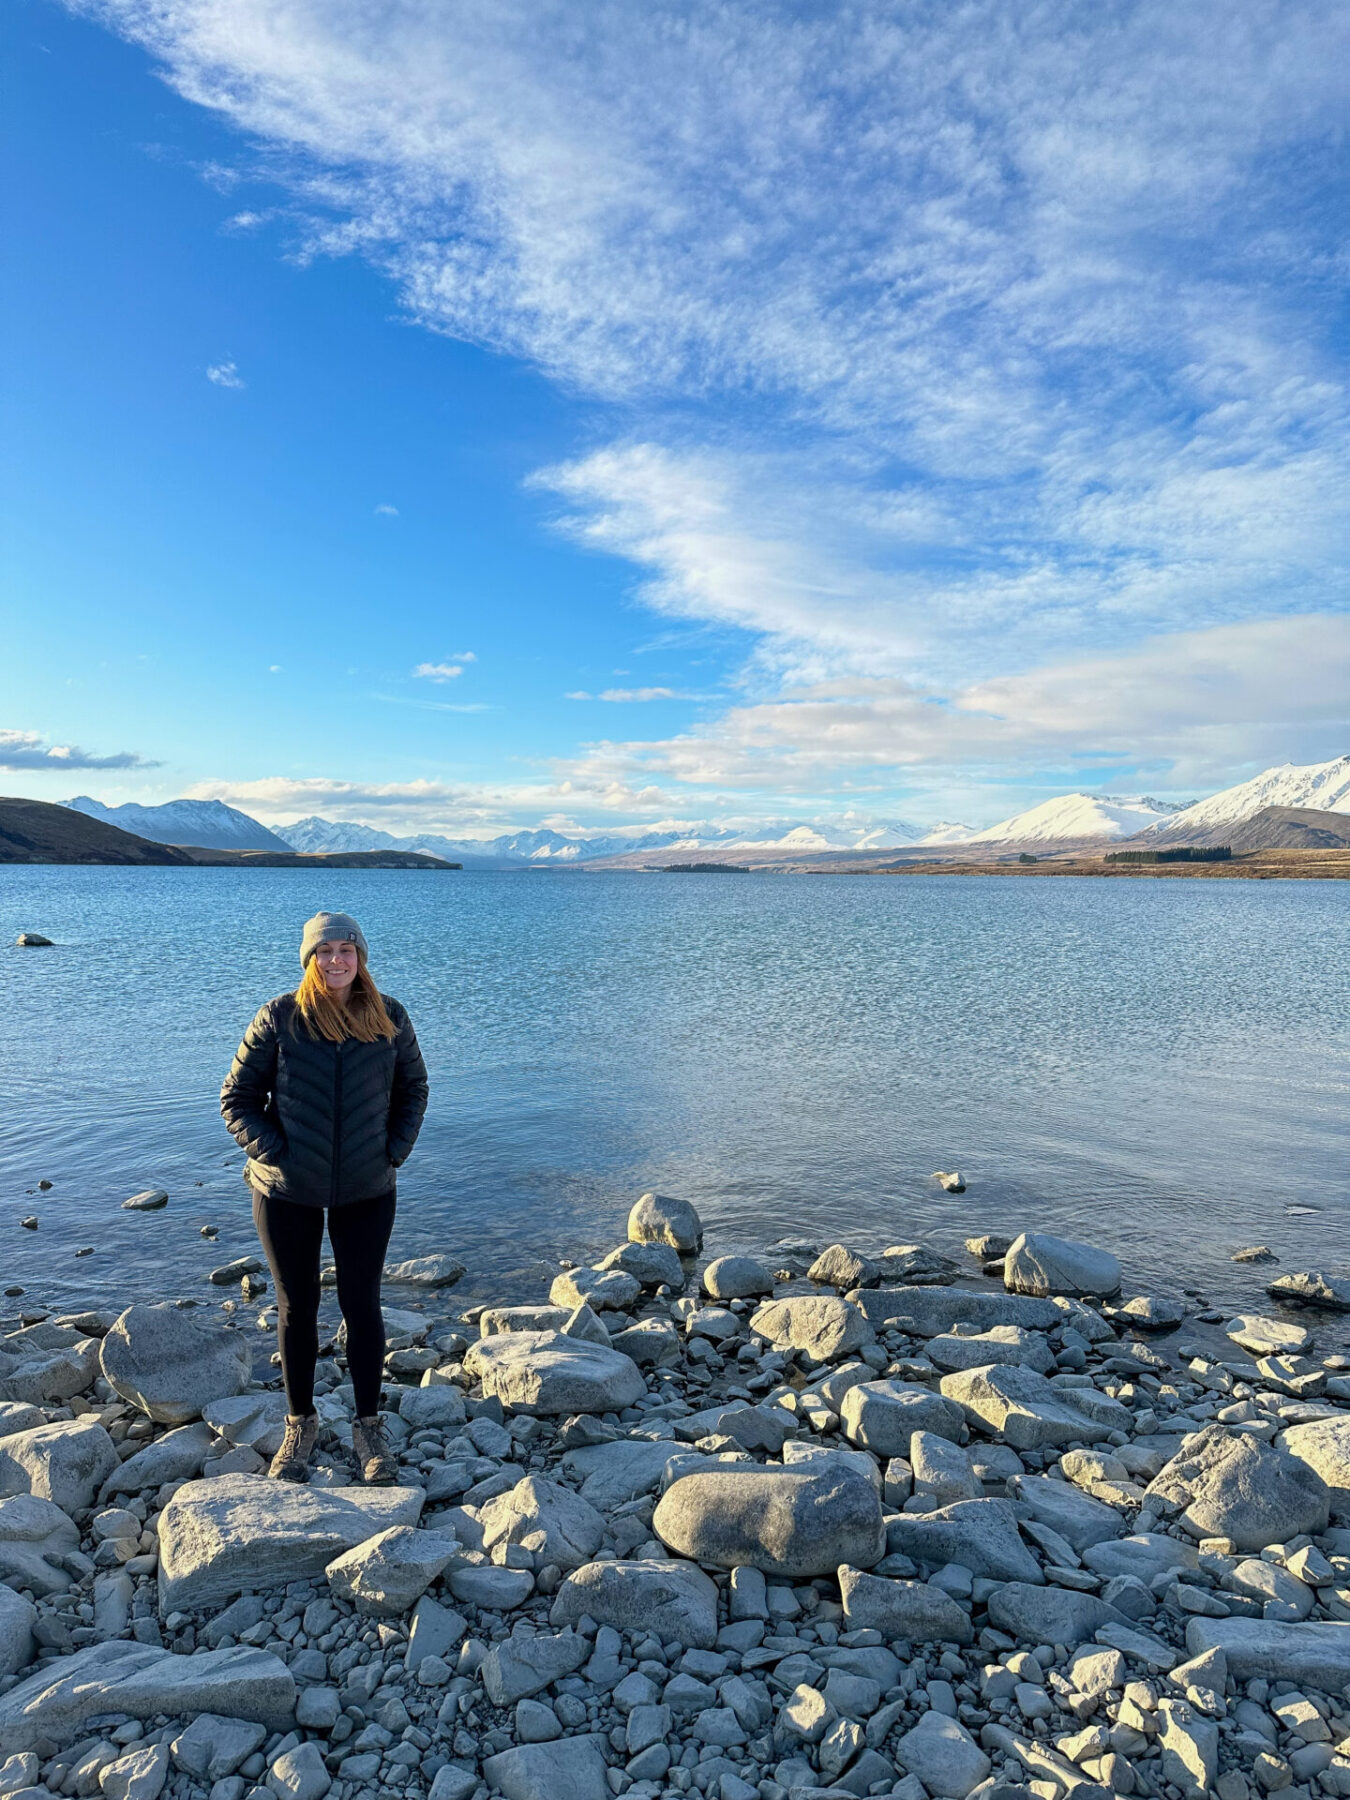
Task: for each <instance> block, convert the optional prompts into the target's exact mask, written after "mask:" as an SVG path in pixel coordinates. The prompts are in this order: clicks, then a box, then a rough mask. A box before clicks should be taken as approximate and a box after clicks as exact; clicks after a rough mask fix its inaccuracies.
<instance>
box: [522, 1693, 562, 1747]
mask: <svg viewBox="0 0 1350 1800" xmlns="http://www.w3.org/2000/svg"><path fill="white" fill-rule="evenodd" d="M515 1731H516V1740H517V1742H518V1743H522V1744H551V1743H553V1742H554V1740H555V1739H557V1738H560V1737H561V1736H562V1725H561V1723H560V1721H559V1719H558V1715H557V1713H555V1712H554V1710H553V1708H552V1707H551V1706H550V1705H549V1704H548V1702H547V1701H546V1700H518V1701H517V1702H516V1716H515Z"/></svg>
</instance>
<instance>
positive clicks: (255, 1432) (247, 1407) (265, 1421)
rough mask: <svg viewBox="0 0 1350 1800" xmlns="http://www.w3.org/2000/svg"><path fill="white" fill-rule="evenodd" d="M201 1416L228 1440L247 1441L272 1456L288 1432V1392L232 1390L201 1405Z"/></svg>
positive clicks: (228, 1442)
mask: <svg viewBox="0 0 1350 1800" xmlns="http://www.w3.org/2000/svg"><path fill="white" fill-rule="evenodd" d="M202 1418H203V1420H204V1421H205V1422H206V1424H208V1425H209V1426H210V1427H211V1429H212V1431H214V1432H215V1433H216V1434H217V1435H218V1436H219V1437H223V1438H224V1439H225V1442H226V1443H227V1444H247V1445H248V1447H249V1449H250V1450H256V1451H257V1452H258V1454H259V1456H265V1457H268V1458H271V1457H273V1456H275V1455H276V1453H277V1451H278V1450H280V1448H281V1440H282V1438H283V1437H284V1436H285V1435H286V1396H285V1395H284V1394H273V1393H265V1394H231V1395H230V1396H228V1397H227V1398H225V1399H221V1400H212V1401H210V1402H209V1403H208V1404H207V1405H206V1406H204V1407H203V1408H202ZM183 1429H188V1428H187V1427H184V1428H183Z"/></svg>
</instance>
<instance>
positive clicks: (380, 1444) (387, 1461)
mask: <svg viewBox="0 0 1350 1800" xmlns="http://www.w3.org/2000/svg"><path fill="white" fill-rule="evenodd" d="M352 1454H353V1456H355V1458H356V1472H357V1474H358V1475H359V1476H360V1478H361V1480H362V1481H364V1482H368V1483H369V1484H370V1486H371V1487H392V1486H393V1484H394V1483H395V1482H396V1481H397V1480H398V1464H397V1463H396V1462H395V1460H394V1456H393V1452H392V1451H391V1450H390V1448H389V1441H388V1439H387V1438H386V1437H385V1435H384V1426H383V1425H381V1423H380V1416H379V1414H378V1413H372V1414H371V1415H370V1417H369V1418H368V1419H354V1420H353V1421H352Z"/></svg>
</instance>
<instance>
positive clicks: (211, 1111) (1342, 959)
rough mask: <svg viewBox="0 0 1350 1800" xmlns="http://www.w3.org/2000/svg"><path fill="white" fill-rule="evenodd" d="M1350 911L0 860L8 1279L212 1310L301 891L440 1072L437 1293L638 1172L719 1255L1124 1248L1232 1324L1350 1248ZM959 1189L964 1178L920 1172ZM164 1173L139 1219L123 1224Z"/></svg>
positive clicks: (407, 1248)
mask: <svg viewBox="0 0 1350 1800" xmlns="http://www.w3.org/2000/svg"><path fill="white" fill-rule="evenodd" d="M1348 901H1350V888H1347V886H1346V884H1344V883H1335V882H1311V881H1306V882H1305V881H1299V882H1294V881H1291V882H1247V881H1233V880H1223V881H1205V880H1139V881H1109V882H1107V881H1092V880H1078V879H1071V878H1057V879H1053V880H1050V879H1044V880H1041V879H983V880H981V879H975V878H961V877H905V878H886V877H868V878H859V877H848V876H808V875H803V876H763V877H759V876H678V877H672V876H634V875H601V874H596V875H585V874H570V875H563V874H545V873H534V874H525V873H521V874H501V875H494V874H474V873H465V874H418V873H405V872H397V871H375V870H360V871H346V870H338V871H328V872H326V873H324V872H320V871H316V870H308V869H306V870H260V869H255V870H229V869H198V870H183V869H107V868H39V867H19V868H15V867H3V868H0V943H4V944H9V943H12V942H13V939H14V937H15V935H16V934H17V933H18V932H19V931H20V930H24V929H30V930H36V931H42V932H44V933H45V934H46V935H47V936H49V937H52V938H55V939H57V940H58V947H57V948H55V949H52V950H41V951H31V950H17V949H14V950H11V949H8V948H5V949H0V1258H2V1259H3V1267H2V1268H0V1275H3V1277H4V1278H5V1281H6V1282H10V1281H13V1282H20V1283H22V1284H23V1285H24V1287H25V1289H26V1291H27V1294H28V1295H29V1296H30V1298H31V1300H32V1301H39V1300H40V1301H44V1302H46V1303H58V1302H59V1303H69V1302H71V1301H73V1300H77V1299H78V1300H84V1299H86V1298H87V1299H90V1300H101V1301H105V1302H114V1301H116V1302H120V1303H125V1302H126V1301H128V1300H130V1299H132V1298H137V1297H154V1296H162V1295H177V1294H186V1293H197V1294H200V1293H201V1291H202V1289H201V1286H200V1284H201V1282H202V1279H203V1276H204V1273H205V1271H206V1270H207V1269H208V1268H209V1267H211V1266H212V1265H213V1264H215V1263H218V1262H221V1261H224V1260H226V1258H227V1257H231V1256H234V1255H238V1254H242V1253H243V1252H245V1251H246V1250H250V1249H252V1248H254V1247H255V1245H254V1240H253V1233H252V1227H251V1222H250V1220H249V1216H248V1208H247V1193H246V1190H245V1188H244V1185H243V1183H242V1181H241V1179H240V1168H241V1160H242V1159H241V1157H240V1156H239V1154H238V1153H237V1152H236V1151H235V1149H234V1146H233V1144H232V1142H231V1141H230V1139H229V1138H228V1137H227V1136H226V1134H225V1131H224V1127H223V1126H222V1124H221V1122H220V1119H219V1115H218V1112H217V1094H218V1090H219V1086H220V1081H221V1078H222V1076H223V1074H224V1072H225V1069H226V1068H227V1066H228V1064H229V1060H230V1056H231V1054H232V1052H233V1050H234V1047H235V1045H236V1043H237V1041H238V1039H239V1037H240V1035H241V1033H242V1031H243V1028H244V1026H245V1024H246V1023H247V1021H248V1019H249V1018H250V1016H251V1015H252V1013H253V1011H254V1010H255V1009H256V1007H257V1006H258V1005H259V1004H260V1003H261V1002H262V1001H263V1000H265V999H268V998H270V997H271V996H272V995H274V994H277V993H279V992H281V991H283V990H284V989H286V988H289V987H292V986H293V985H294V983H295V981H296V979H297V977H298V973H299V964H298V960H297V949H298V944H299V938H300V927H301V923H302V922H303V920H304V919H305V918H306V917H307V916H308V915H309V914H311V913H312V912H314V911H316V910H317V909H318V908H319V907H321V906H324V907H334V908H342V909H344V910H347V911H350V912H353V913H354V914H355V915H356V916H357V917H358V918H359V919H360V920H361V922H362V924H363V926H364V928H365V930H366V933H367V936H368V938H369V940H370V943H371V961H372V968H373V970H374V972H375V975H376V977H377V979H378V980H379V982H380V984H381V986H382V987H383V988H384V989H385V990H386V991H387V992H390V993H393V994H395V995H397V996H398V997H399V998H400V999H401V1000H402V1001H404V1003H405V1004H406V1005H407V1006H408V1008H409V1009H410V1011H411V1013H412V1016H413V1020H414V1023H415V1024H416V1026H417V1029H418V1032H419V1035H420V1037H421V1040H422V1044H423V1047H424V1050H425V1053H426V1057H427V1061H428V1064H429V1066H430V1070H431V1078H432V1100H431V1109H430V1112H429V1115H428V1119H427V1124H426V1127H425V1130H424V1132H423V1135H422V1138H421V1141H420V1143H419V1145H418V1148H417V1151H416V1152H415V1154H414V1157H413V1159H412V1161H411V1162H410V1163H409V1164H408V1166H407V1167H406V1169H405V1170H404V1171H403V1173H402V1175H401V1177H400V1198H399V1216H398V1223H397V1226H396V1228H395V1235H394V1244H393V1248H392V1251H391V1255H396V1256H407V1255H413V1254H418V1253H421V1252H423V1251H426V1250H430V1249H442V1248H443V1249H451V1250H454V1251H455V1252H456V1253H458V1254H459V1255H461V1256H462V1257H463V1259H464V1260H465V1261H466V1262H467V1263H468V1264H469V1267H470V1271H471V1275H470V1279H469V1280H468V1281H467V1282H466V1283H465V1285H464V1288H463V1290H461V1291H462V1292H465V1293H473V1294H477V1295H479V1296H483V1297H485V1296H488V1295H497V1294H502V1295H508V1294H509V1295H515V1296H520V1297H529V1298H542V1297H543V1284H544V1282H545V1280H546V1278H547V1275H548V1274H549V1272H550V1270H551V1268H553V1267H555V1266H556V1259H557V1258H558V1257H559V1256H561V1255H570V1256H573V1257H576V1256H578V1255H580V1254H582V1253H587V1252H590V1251H594V1250H598V1249H603V1248H606V1247H608V1246H610V1245H612V1244H613V1243H615V1242H617V1241H619V1239H620V1238H621V1237H622V1235H623V1219H624V1215H625V1213H626V1210H627V1208H628V1206H629V1205H630V1204H631V1202H632V1201H633V1199H634V1198H636V1196H637V1195H638V1194H639V1193H641V1192H642V1191H643V1190H645V1189H647V1188H656V1189H658V1190H661V1191H665V1192H668V1193H674V1194H680V1195H684V1196H685V1197H687V1198H688V1199H690V1200H692V1201H693V1202H694V1203H695V1204H696V1205H697V1206H698V1207H699V1209H700V1211H701V1212H702V1213H703V1216H704V1219H705V1222H706V1225H707V1230H708V1242H709V1247H710V1248H715V1249H716V1250H719V1251H720V1250H724V1249H733V1248H741V1247H748V1246H753V1245H757V1244H763V1243H767V1242H770V1241H772V1240H773V1239H775V1238H778V1237H780V1236H784V1235H787V1234H793V1235H801V1236H807V1237H813V1238H815V1239H817V1240H818V1241H819V1242H821V1243H822V1244H823V1243H828V1242H830V1241H832V1240H833V1239H835V1238H842V1239H844V1240H846V1241H848V1242H850V1243H853V1244H855V1245H857V1246H858V1247H859V1248H863V1249H868V1248H870V1249H881V1248H883V1247H884V1246H886V1245H888V1244H892V1243H903V1242H913V1241H916V1240H922V1241H925V1242H928V1243H931V1244H933V1245H934V1246H936V1247H937V1248H940V1249H945V1250H948V1251H955V1250H959V1247H960V1245H961V1241H962V1240H963V1239H964V1238H965V1237H966V1236H967V1235H969V1234H971V1233H973V1232H978V1231H986V1230H993V1231H1008V1232H1014V1231H1017V1230H1020V1229H1023V1228H1027V1229H1036V1228H1040V1229H1046V1230H1051V1231H1057V1232H1061V1233H1063V1234H1066V1235H1073V1236H1082V1237H1086V1238H1089V1239H1091V1240H1093V1241H1095V1242H1098V1243H1101V1244H1104V1245H1108V1246H1109V1247H1110V1248H1112V1249H1114V1250H1116V1251H1117V1252H1118V1253H1119V1254H1120V1255H1121V1257H1122V1259H1123V1261H1124V1263H1125V1266H1126V1270H1127V1284H1128V1286H1129V1288H1130V1289H1131V1290H1132V1291H1139V1290H1140V1289H1145V1288H1150V1287H1151V1288H1154V1289H1157V1288H1166V1289H1170V1290H1171V1291H1176V1290H1177V1289H1178V1288H1179V1287H1181V1286H1182V1285H1188V1286H1193V1287H1198V1288H1201V1289H1203V1290H1204V1291H1205V1292H1206V1293H1207V1294H1209V1295H1210V1296H1211V1297H1212V1298H1213V1299H1214V1300H1215V1301H1216V1302H1219V1303H1222V1304H1234V1303H1236V1302H1237V1301H1239V1300H1242V1301H1245V1302H1247V1303H1249V1304H1250V1303H1251V1302H1252V1301H1253V1300H1254V1299H1255V1298H1256V1297H1257V1296H1258V1295H1259V1293H1260V1291H1261V1282H1262V1274H1263V1272H1262V1271H1260V1270H1257V1269H1249V1268H1243V1267H1241V1266H1239V1265H1234V1264H1233V1263H1231V1262H1230V1261H1229V1257H1230V1255H1231V1252H1232V1251H1233V1250H1234V1249H1235V1248H1237V1247H1238V1246H1240V1245H1243V1244H1249V1243H1258V1242H1260V1243H1267V1244H1269V1245H1271V1247H1272V1248H1273V1249H1275V1250H1276V1251H1277V1253H1278V1254H1279V1256H1280V1260H1281V1264H1282V1266H1284V1267H1285V1268H1297V1267H1319V1266H1320V1267H1332V1266H1336V1265H1339V1264H1342V1263H1344V1262H1346V1261H1347V1259H1350V1229H1348V1228H1350V1157H1347V1150H1348V1149H1350V957H1347V956H1346V954H1345V948H1344V945H1345V928H1346V923H1347V902H1348ZM951 1168H959V1169H960V1170H961V1171H962V1173H963V1174H964V1175H965V1176H966V1178H967V1181H968V1183H969V1188H968V1191H967V1192H966V1193H964V1194H961V1195H947V1194H944V1193H943V1192H942V1191H941V1190H940V1189H939V1188H938V1186H937V1184H936V1183H935V1182H934V1181H933V1180H932V1179H931V1176H932V1172H933V1171H934V1170H935V1169H951ZM40 1178H46V1179H48V1180H50V1181H51V1182H53V1184H54V1185H53V1187H52V1189H51V1191H50V1192H44V1193H37V1192H34V1191H33V1190H34V1189H35V1187H36V1184H37V1182H38V1181H39V1179H40ZM152 1186H153V1187H164V1188H166V1189H168V1191H169V1193H170V1196H171V1199H170V1204H169V1207H168V1209H167V1210H166V1211H164V1212H160V1213H154V1214H128V1213H124V1212H122V1211H121V1210H120V1203H121V1201H122V1200H123V1199H125V1198H126V1197H127V1196H128V1195H129V1194H131V1193H134V1192H135V1191H137V1190H138V1189H141V1188H146V1187H152ZM1291 1206H1295V1207H1305V1206H1306V1207H1311V1208H1314V1209H1316V1210H1315V1211H1313V1212H1312V1213H1310V1214H1308V1215H1306V1216H1291V1215H1290V1213H1289V1210H1288V1209H1289V1208H1290V1207H1291ZM30 1212H36V1213H37V1215H38V1217H39V1220H40V1226H39V1229H38V1230H37V1231H36V1232H31V1231H27V1230H24V1229H22V1228H21V1227H20V1225H19V1219H20V1218H21V1217H22V1216H23V1215H25V1214H26V1213H30ZM207 1222H210V1223H214V1224H216V1225H218V1226H219V1227H220V1236H219V1239H218V1241H217V1243H215V1244H210V1243H207V1242H205V1241H204V1240H203V1239H202V1238H201V1236H200V1235H199V1228H200V1226H201V1225H202V1224H203V1223H207ZM90 1245H92V1246H93V1253H92V1254H91V1255H89V1256H86V1257H82V1258H77V1257H76V1256H75V1252H76V1250H77V1249H80V1248H82V1247H84V1246H90ZM26 1303H27V1302H26Z"/></svg>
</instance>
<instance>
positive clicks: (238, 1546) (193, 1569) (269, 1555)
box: [159, 1475, 422, 1614]
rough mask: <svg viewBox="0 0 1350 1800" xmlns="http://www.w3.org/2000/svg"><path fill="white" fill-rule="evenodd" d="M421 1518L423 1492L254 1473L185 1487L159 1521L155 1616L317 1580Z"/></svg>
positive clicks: (190, 1483) (180, 1489) (186, 1484)
mask: <svg viewBox="0 0 1350 1800" xmlns="http://www.w3.org/2000/svg"><path fill="white" fill-rule="evenodd" d="M421 1510H422V1490H421V1489H420V1488H370V1487H357V1488H324V1487H317V1486H314V1485H312V1484H311V1485H308V1486H301V1485H298V1484H295V1483H292V1482H285V1481H269V1480H268V1479H267V1478H266V1477H265V1476H256V1475H218V1476H216V1477H215V1478H214V1479H213V1480H210V1481H190V1482H187V1483H185V1485H184V1486H182V1487H180V1488H179V1489H178V1491H177V1493H176V1494H174V1496H173V1498H172V1499H171V1500H170V1501H169V1503H168V1505H167V1506H166V1507H165V1508H164V1511H163V1512H162V1513H161V1514H160V1521H159V1603H160V1609H161V1611H162V1612H163V1613H165V1614H168V1613H171V1612H176V1611H179V1610H184V1611H186V1610H188V1609H190V1608H194V1607H202V1606H208V1605H211V1604H212V1603H214V1602H219V1601H221V1600H228V1599H231V1598H232V1597H233V1596H234V1595H235V1594H242V1593H246V1592H248V1591H249V1590H251V1589H257V1588H264V1589H266V1588H271V1587H281V1586H284V1585H285V1584H286V1583H287V1582H291V1581H306V1580H310V1581H313V1580H316V1579H317V1578H318V1577H319V1576H320V1575H322V1574H323V1572H324V1570H325V1569H326V1568H327V1566H328V1564H329V1563H330V1562H332V1561H333V1559H334V1558H335V1557H337V1556H340V1555H341V1554H342V1552H343V1551H344V1550H350V1549H353V1548H354V1547H355V1546H356V1545H357V1544H360V1543H364V1541H365V1540H366V1539H367V1538H369V1537H372V1536H374V1534H375V1533H376V1532H379V1531H384V1530H387V1529H388V1528H389V1527H390V1526H393V1525H412V1524H415V1523H416V1520H417V1517H418V1514H419V1513H420V1512H421Z"/></svg>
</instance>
